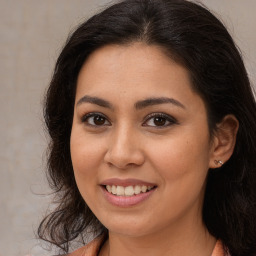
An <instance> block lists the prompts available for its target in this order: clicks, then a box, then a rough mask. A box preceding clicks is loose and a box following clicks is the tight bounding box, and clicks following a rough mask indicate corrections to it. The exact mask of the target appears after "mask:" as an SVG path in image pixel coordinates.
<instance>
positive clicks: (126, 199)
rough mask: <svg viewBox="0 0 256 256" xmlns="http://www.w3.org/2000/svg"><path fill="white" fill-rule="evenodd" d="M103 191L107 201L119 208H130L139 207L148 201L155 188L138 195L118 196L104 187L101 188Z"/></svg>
mask: <svg viewBox="0 0 256 256" xmlns="http://www.w3.org/2000/svg"><path fill="white" fill-rule="evenodd" d="M101 189H102V191H103V194H104V196H105V198H106V199H107V201H108V202H110V203H111V204H113V205H115V206H119V207H130V206H134V205H138V204H140V203H142V202H143V201H145V200H147V199H148V198H149V197H150V196H151V195H152V194H153V193H154V191H155V188H153V189H151V190H149V191H147V192H145V193H140V194H138V195H133V196H116V195H113V194H111V193H109V192H108V191H107V190H106V189H105V187H104V186H101Z"/></svg>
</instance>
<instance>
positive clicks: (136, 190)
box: [134, 185, 141, 195]
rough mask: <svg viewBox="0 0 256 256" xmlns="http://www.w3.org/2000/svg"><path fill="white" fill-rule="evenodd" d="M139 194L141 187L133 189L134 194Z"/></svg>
mask: <svg viewBox="0 0 256 256" xmlns="http://www.w3.org/2000/svg"><path fill="white" fill-rule="evenodd" d="M140 192H141V186H138V185H136V186H135V188H134V193H135V194H136V195H138V194H139V193H140Z"/></svg>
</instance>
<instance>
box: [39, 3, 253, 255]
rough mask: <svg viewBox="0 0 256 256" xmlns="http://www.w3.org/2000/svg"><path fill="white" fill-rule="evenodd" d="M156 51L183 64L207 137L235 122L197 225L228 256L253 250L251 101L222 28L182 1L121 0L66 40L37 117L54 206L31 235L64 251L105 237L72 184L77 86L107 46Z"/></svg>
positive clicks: (233, 48) (204, 11) (211, 172)
mask: <svg viewBox="0 0 256 256" xmlns="http://www.w3.org/2000/svg"><path fill="white" fill-rule="evenodd" d="M133 42H143V43H145V44H147V45H158V46H160V47H161V49H163V51H164V53H165V54H166V55H168V56H169V57H170V58H171V59H172V60H174V61H176V62H177V63H179V64H180V65H182V66H184V67H185V68H186V69H187V70H188V72H189V74H190V78H191V83H192V87H193V89H194V90H195V91H196V92H197V93H198V94H200V96H201V97H202V98H203V100H204V102H205V104H206V107H207V112H208V123H209V130H210V132H211V134H213V133H214V131H215V130H216V124H217V123H218V122H220V121H221V120H222V118H223V117H224V116H225V115H227V114H233V115H235V116H236V118H237V119H238V121H239V124H240V125H239V130H238V134H237V142H236V146H235V149H234V153H233V155H232V156H231V158H230V159H229V160H228V161H227V162H226V163H225V164H224V165H223V166H222V167H221V168H219V169H218V170H209V174H208V179H207V187H206V192H205V199H204V205H203V221H204V223H205V225H206V227H207V228H208V230H209V232H210V233H211V234H212V235H213V236H215V237H216V238H217V239H221V240H222V241H223V243H224V245H225V246H226V248H228V250H229V252H230V253H231V255H233V256H252V255H254V253H255V251H256V248H255V247H256V240H255V238H256V221H255V220H256V195H255V194H256V145H255V142H256V103H255V99H254V96H253V91H252V88H251V86H250V82H249V79H248V76H247V73H246V70H245V67H244V63H243V60H242V57H241V55H240V52H239V50H238V48H237V47H236V46H235V43H234V42H233V40H232V38H231V36H230V34H229V33H228V31H227V29H226V28H225V27H224V26H223V24H222V23H221V22H220V21H219V20H218V19H217V18H216V17H215V16H214V15H213V14H211V12H210V11H208V10H207V9H206V8H205V7H202V6H201V5H198V4H195V3H192V2H189V1H185V0H124V1H119V2H117V3H116V4H113V5H111V6H110V7H108V8H107V9H105V10H103V11H102V12H100V13H98V14H96V15H94V16H93V17H91V18H90V19H89V20H87V21H85V22H84V23H82V24H81V25H80V26H79V27H78V28H77V29H76V30H75V31H74V32H73V33H72V34H71V35H70V36H69V38H68V40H67V42H66V44H65V46H64V48H63V49H62V51H61V53H60V55H59V58H58V60H57V63H56V66H55V70H54V74H53V77H52V80H51V82H50V86H49V88H48V91H47V94H46V98H45V106H44V117H45V123H46V126H47V129H48V132H49V137H50V143H49V154H48V168H47V175H48V180H49V183H50V186H51V188H52V189H53V191H54V193H55V196H56V197H55V203H57V207H56V209H55V210H53V211H52V212H51V213H50V214H49V215H48V216H46V217H45V218H44V219H43V221H42V222H41V224H40V226H39V229H38V235H39V237H40V238H42V239H44V240H46V241H48V242H50V243H52V244H55V245H57V246H59V247H60V248H62V249H63V250H64V251H65V252H68V251H69V246H70V244H71V243H72V241H73V240H74V239H79V238H80V239H82V240H83V239H84V238H85V237H86V235H87V234H88V232H90V231H95V232H104V231H106V230H105V228H104V227H103V225H102V224H101V223H100V222H99V221H98V220H97V218H96V217H95V215H94V214H93V213H92V212H91V210H90V209H89V208H88V206H87V205H86V203H85V202H84V200H83V198H82V196H81V195H80V193H79V191H78V188H77V186H76V182H75V178H74V173H73V168H72V162H71V156H70V134H71V127H72V118H73V109H74V99H75V93H76V83H77V77H78V74H79V71H80V69H81V67H82V65H83V63H84V62H85V61H86V59H87V58H88V56H89V55H90V54H91V53H92V52H94V51H95V50H97V49H99V48H100V47H103V46H105V45H109V44H117V45H127V44H130V43H133Z"/></svg>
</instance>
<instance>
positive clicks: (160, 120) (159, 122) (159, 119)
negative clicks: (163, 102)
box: [153, 117, 167, 126]
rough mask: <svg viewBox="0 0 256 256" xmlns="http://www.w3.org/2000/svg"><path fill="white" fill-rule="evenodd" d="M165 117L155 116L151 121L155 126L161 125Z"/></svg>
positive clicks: (164, 121) (163, 123)
mask: <svg viewBox="0 0 256 256" xmlns="http://www.w3.org/2000/svg"><path fill="white" fill-rule="evenodd" d="M166 121H167V120H166V118H164V117H155V118H154V120H153V122H154V124H155V125H156V126H163V125H165V123H166Z"/></svg>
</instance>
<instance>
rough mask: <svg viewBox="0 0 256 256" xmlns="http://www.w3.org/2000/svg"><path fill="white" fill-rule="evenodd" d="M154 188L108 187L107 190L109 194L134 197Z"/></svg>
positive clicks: (137, 186)
mask: <svg viewBox="0 0 256 256" xmlns="http://www.w3.org/2000/svg"><path fill="white" fill-rule="evenodd" d="M152 188H153V186H145V185H143V186H139V185H136V186H134V187H133V186H127V187H123V186H115V185H112V186H111V185H107V186H106V189H107V191H108V192H109V193H111V194H114V195H117V196H133V195H138V194H140V193H145V192H147V191H149V190H151V189H152Z"/></svg>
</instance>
